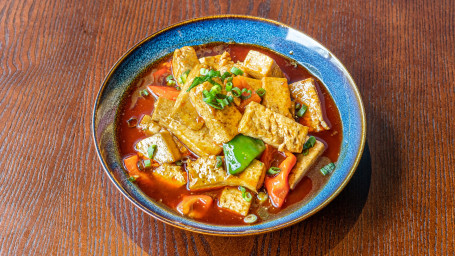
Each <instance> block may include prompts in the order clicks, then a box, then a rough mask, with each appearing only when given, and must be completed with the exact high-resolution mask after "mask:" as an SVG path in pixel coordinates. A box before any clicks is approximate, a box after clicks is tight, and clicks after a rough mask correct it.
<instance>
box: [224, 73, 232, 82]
mask: <svg viewBox="0 0 455 256" xmlns="http://www.w3.org/2000/svg"><path fill="white" fill-rule="evenodd" d="M230 76H232V74H231V73H229V72H227V71H226V72H224V73H223V75H222V76H221V79H222V80H223V81H224V79H226V78H228V77H230Z"/></svg>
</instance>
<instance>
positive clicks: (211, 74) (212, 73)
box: [207, 69, 221, 77]
mask: <svg viewBox="0 0 455 256" xmlns="http://www.w3.org/2000/svg"><path fill="white" fill-rule="evenodd" d="M207 76H209V77H220V76H221V72H220V71H216V70H213V69H212V70H210V71H209V72H208V73H207Z"/></svg>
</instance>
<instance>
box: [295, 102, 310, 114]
mask: <svg viewBox="0 0 455 256" xmlns="http://www.w3.org/2000/svg"><path fill="white" fill-rule="evenodd" d="M307 109H308V107H307V106H305V105H302V106H301V107H300V109H299V110H298V111H297V113H296V115H297V116H298V117H302V116H303V115H305V112H306V111H307Z"/></svg>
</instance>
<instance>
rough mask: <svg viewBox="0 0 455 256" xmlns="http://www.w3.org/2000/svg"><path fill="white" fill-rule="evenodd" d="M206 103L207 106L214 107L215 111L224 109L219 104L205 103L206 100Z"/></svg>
mask: <svg viewBox="0 0 455 256" xmlns="http://www.w3.org/2000/svg"><path fill="white" fill-rule="evenodd" d="M204 102H205V103H207V105H209V106H210V107H212V108H215V109H223V107H222V106H220V104H218V103H213V102H211V101H205V100H204Z"/></svg>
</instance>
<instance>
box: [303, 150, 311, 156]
mask: <svg viewBox="0 0 455 256" xmlns="http://www.w3.org/2000/svg"><path fill="white" fill-rule="evenodd" d="M309 153H310V150H309V149H306V150H303V151H302V154H303V155H304V156H307V155H308V154H309Z"/></svg>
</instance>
